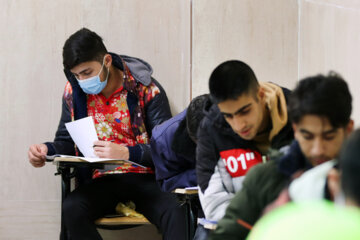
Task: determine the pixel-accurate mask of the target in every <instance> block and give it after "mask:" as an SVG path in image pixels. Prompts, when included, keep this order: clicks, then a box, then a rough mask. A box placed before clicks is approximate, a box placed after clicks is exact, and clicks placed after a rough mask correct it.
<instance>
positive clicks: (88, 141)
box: [65, 116, 98, 158]
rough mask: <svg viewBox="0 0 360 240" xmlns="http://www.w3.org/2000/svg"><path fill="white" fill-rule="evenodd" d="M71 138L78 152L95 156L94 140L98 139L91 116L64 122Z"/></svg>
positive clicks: (86, 155) (91, 156) (88, 156)
mask: <svg viewBox="0 0 360 240" xmlns="http://www.w3.org/2000/svg"><path fill="white" fill-rule="evenodd" d="M65 127H66V129H67V130H68V132H69V134H70V136H71V138H72V139H73V140H74V142H75V144H76V146H77V147H78V148H79V150H80V152H82V154H83V155H84V156H85V157H87V158H97V157H96V156H95V154H94V149H93V146H94V142H95V141H97V140H98V136H97V133H96V130H95V125H94V120H93V118H92V117H91V116H90V117H86V118H82V119H79V120H76V121H73V122H68V123H65Z"/></svg>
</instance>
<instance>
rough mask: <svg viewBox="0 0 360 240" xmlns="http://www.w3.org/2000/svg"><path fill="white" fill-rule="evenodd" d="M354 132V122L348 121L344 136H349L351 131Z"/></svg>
mask: <svg viewBox="0 0 360 240" xmlns="http://www.w3.org/2000/svg"><path fill="white" fill-rule="evenodd" d="M353 130H354V120H352V119H350V121H349V123H348V125H347V126H346V130H345V131H346V134H348V135H349V134H350V133H352V131H353Z"/></svg>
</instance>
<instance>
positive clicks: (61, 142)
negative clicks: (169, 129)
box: [45, 53, 171, 167]
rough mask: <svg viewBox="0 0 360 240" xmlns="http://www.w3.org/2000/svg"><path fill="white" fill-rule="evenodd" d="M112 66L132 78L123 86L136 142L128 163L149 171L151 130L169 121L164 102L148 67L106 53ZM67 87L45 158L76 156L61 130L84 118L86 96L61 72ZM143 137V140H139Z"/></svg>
mask: <svg viewBox="0 0 360 240" xmlns="http://www.w3.org/2000/svg"><path fill="white" fill-rule="evenodd" d="M110 54H111V55H112V58H113V65H114V66H115V67H117V68H119V69H120V70H122V71H129V72H130V73H131V75H132V76H133V78H131V79H130V78H128V80H127V81H125V82H124V88H125V89H126V90H127V91H128V96H127V104H128V108H129V111H130V120H131V126H132V131H133V133H134V135H135V137H136V139H137V144H136V145H135V146H132V147H130V146H128V148H129V153H130V159H129V160H131V161H133V162H136V163H139V164H141V165H144V166H148V167H153V163H152V160H151V152H150V144H149V142H148V139H147V138H150V137H151V131H152V129H153V128H154V127H155V126H156V125H158V124H160V123H162V122H164V121H165V120H167V119H169V118H171V111H170V106H169V102H168V98H167V96H166V93H165V91H164V89H163V88H162V86H161V85H160V84H159V83H158V82H157V81H156V80H155V79H153V78H152V77H151V74H152V68H151V66H150V65H149V64H148V63H147V62H145V61H143V60H141V59H138V58H134V57H129V56H124V55H121V56H120V55H117V54H114V53H110ZM65 75H66V77H67V79H68V84H67V85H66V87H65V91H64V96H63V103H62V114H61V118H60V122H59V126H58V129H57V132H56V136H55V139H54V141H53V142H46V143H45V144H46V145H47V147H48V155H53V154H66V155H78V154H81V153H78V152H77V149H76V147H75V144H74V142H73V141H72V139H71V137H70V135H69V133H68V132H67V130H66V128H65V123H66V122H70V121H74V120H77V119H81V118H84V117H87V115H88V111H87V96H86V93H84V92H83V91H82V89H81V88H80V86H79V84H78V82H77V80H76V79H75V77H74V75H73V74H72V73H71V72H70V71H67V70H65ZM143 136H146V138H145V137H143Z"/></svg>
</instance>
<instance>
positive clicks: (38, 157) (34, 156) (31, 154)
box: [28, 144, 47, 167]
mask: <svg viewBox="0 0 360 240" xmlns="http://www.w3.org/2000/svg"><path fill="white" fill-rule="evenodd" d="M46 154H47V147H46V145H45V144H34V145H31V146H30V148H29V151H28V158H29V162H30V164H31V165H33V166H34V167H42V166H44V165H45V160H46V157H45V155H46Z"/></svg>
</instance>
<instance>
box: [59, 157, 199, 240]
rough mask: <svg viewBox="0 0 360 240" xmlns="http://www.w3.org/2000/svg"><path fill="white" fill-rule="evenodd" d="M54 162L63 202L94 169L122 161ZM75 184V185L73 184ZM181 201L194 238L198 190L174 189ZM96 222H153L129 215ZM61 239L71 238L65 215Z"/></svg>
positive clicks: (105, 225)
mask: <svg viewBox="0 0 360 240" xmlns="http://www.w3.org/2000/svg"><path fill="white" fill-rule="evenodd" d="M53 163H54V164H55V165H56V167H57V172H56V173H55V175H61V189H62V190H61V191H62V194H61V202H62V203H63V201H64V199H65V198H66V197H67V195H68V194H69V193H70V192H71V191H72V190H73V188H75V187H76V185H78V184H86V182H87V181H88V180H89V179H91V172H92V169H95V168H97V169H102V168H104V166H105V165H109V164H113V165H118V164H119V163H121V161H109V162H97V163H89V162H86V161H83V160H80V159H63V158H55V159H54V161H53ZM71 179H76V180H77V181H76V183H75V184H72V183H71ZM72 185H73V186H72ZM174 194H176V195H177V197H178V198H179V201H180V202H181V204H182V205H183V206H184V208H185V210H186V221H187V222H186V226H187V233H186V236H187V238H186V239H188V240H190V239H192V237H193V236H194V233H195V228H196V219H197V213H196V211H194V210H193V208H194V204H193V202H194V201H198V195H197V191H195V192H194V191H186V190H185V189H184V190H179V191H174ZM95 224H96V226H97V227H98V228H101V229H107V230H121V229H127V228H133V227H137V226H142V225H149V224H151V223H150V222H149V221H148V220H147V219H146V218H136V217H127V216H116V215H111V216H104V217H103V218H100V219H97V220H96V221H95ZM60 239H61V240H69V239H70V238H69V236H68V233H67V229H66V227H65V224H64V221H63V216H62V217H61V237H60Z"/></svg>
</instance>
